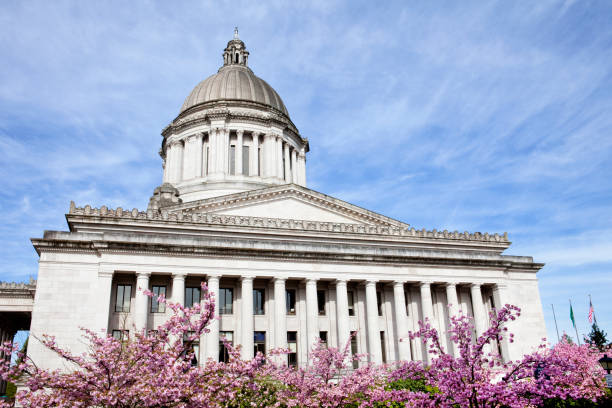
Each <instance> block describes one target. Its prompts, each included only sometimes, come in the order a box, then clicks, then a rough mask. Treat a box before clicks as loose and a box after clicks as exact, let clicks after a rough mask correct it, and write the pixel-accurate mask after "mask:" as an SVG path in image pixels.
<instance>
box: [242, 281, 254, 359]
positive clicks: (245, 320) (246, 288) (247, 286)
mask: <svg viewBox="0 0 612 408" xmlns="http://www.w3.org/2000/svg"><path fill="white" fill-rule="evenodd" d="M240 303H241V316H240V320H241V323H242V359H243V360H250V359H252V358H253V346H254V339H253V336H254V333H253V278H252V277H250V276H245V277H243V278H242V299H241V302H240Z"/></svg>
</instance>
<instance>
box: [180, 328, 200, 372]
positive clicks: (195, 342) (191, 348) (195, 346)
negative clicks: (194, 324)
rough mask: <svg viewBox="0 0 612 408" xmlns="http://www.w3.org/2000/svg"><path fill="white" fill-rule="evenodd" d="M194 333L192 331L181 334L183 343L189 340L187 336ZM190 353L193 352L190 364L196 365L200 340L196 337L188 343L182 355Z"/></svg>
mask: <svg viewBox="0 0 612 408" xmlns="http://www.w3.org/2000/svg"><path fill="white" fill-rule="evenodd" d="M194 334H195V332H192V331H190V332H187V333H185V334H183V345H185V343H187V342H188V341H189V338H190V337H191V336H193V335H194ZM191 353H193V356H192V357H191V366H192V367H196V366H197V365H198V358H199V357H200V340H199V339H198V338H196V339H195V340H192V341H191V344H189V346H188V348H186V349H185V351H184V354H183V355H184V356H186V355H187V354H191Z"/></svg>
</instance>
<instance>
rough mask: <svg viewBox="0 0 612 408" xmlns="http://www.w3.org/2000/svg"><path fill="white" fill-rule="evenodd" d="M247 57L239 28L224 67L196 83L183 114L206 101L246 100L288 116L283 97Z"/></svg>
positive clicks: (224, 58)
mask: <svg viewBox="0 0 612 408" xmlns="http://www.w3.org/2000/svg"><path fill="white" fill-rule="evenodd" d="M248 59H249V52H248V51H247V49H246V46H245V45H244V42H242V40H241V39H240V38H239V37H238V29H236V30H235V31H234V38H232V39H231V40H230V41H229V42H228V43H227V47H225V50H223V66H222V67H221V68H219V71H218V72H217V73H216V74H214V75H211V76H209V77H208V78H206V79H205V80H203V81H202V82H200V83H199V84H198V85H196V87H195V88H194V89H193V91H191V93H190V94H189V96H188V97H187V99H185V102H184V103H183V106H182V107H181V112H180V113H183V112H184V111H186V110H187V109H189V108H191V107H193V106H196V105H199V104H203V103H206V102H213V101H215V102H217V101H247V102H257V103H261V104H264V105H268V106H270V107H272V108H274V109H277V110H279V111H281V112H282V113H284V114H285V115H286V116H287V117H289V112H287V108H285V104H284V103H283V100H282V99H281V97H280V96H279V95H278V93H277V92H276V91H275V90H274V89H273V88H272V87H271V86H270V85H268V83H267V82H266V81H264V80H263V79H261V78H259V77H258V76H257V75H255V74H254V73H253V71H251V69H250V68H249V67H248ZM180 113H179V114H180Z"/></svg>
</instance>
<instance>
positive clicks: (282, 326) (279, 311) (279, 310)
mask: <svg viewBox="0 0 612 408" xmlns="http://www.w3.org/2000/svg"><path fill="white" fill-rule="evenodd" d="M285 297H286V296H285V278H276V279H274V325H275V334H276V339H275V347H276V348H283V349H285V348H287V316H286V315H287V305H286V298H285ZM282 358H283V360H282V361H286V360H287V359H286V358H285V357H284V355H282ZM279 360H280V359H279Z"/></svg>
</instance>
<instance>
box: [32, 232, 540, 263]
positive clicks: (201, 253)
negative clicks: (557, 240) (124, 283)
mask: <svg viewBox="0 0 612 408" xmlns="http://www.w3.org/2000/svg"><path fill="white" fill-rule="evenodd" d="M71 235H75V236H71ZM78 235H91V236H92V237H91V239H90V240H88V239H85V238H86V237H79V236H78ZM95 235H96V234H79V233H76V234H73V233H66V232H49V233H48V234H45V237H44V238H42V239H32V243H33V244H34V247H35V248H36V251H37V252H38V253H39V254H40V253H41V252H60V253H65V252H81V253H90V254H91V253H96V254H97V255H98V256H100V255H102V254H105V253H107V254H129V255H137V254H143V255H158V256H179V257H184V256H195V257H206V258H211V257H213V258H221V259H249V260H253V259H258V260H283V261H290V262H302V263H303V262H326V263H341V264H346V263H353V264H372V265H394V266H431V267H459V268H477V269H503V270H504V271H507V270H514V271H517V272H528V273H535V272H537V271H538V270H540V269H541V268H542V267H543V264H540V263H534V262H533V260H532V259H531V258H530V257H516V256H504V255H492V254H484V253H481V254H471V253H469V252H467V251H435V250H397V251H393V250H388V251H382V252H381V251H376V250H375V249H372V248H371V249H370V250H367V249H364V248H361V250H359V248H357V250H355V248H347V249H346V250H342V249H341V248H339V247H338V246H337V245H329V244H321V245H318V246H317V248H312V247H309V246H308V245H299V244H294V245H291V246H289V247H286V246H285V245H284V243H283V242H279V243H276V245H275V244H274V243H270V242H265V243H264V242H255V241H253V240H248V239H233V240H227V239H222V238H219V239H215V238H210V239H187V240H186V239H183V241H181V242H179V240H175V242H169V241H166V242H164V243H161V242H159V240H156V239H155V237H151V238H152V239H146V238H147V237H146V235H144V234H142V235H139V236H138V237H134V238H133V239H132V240H130V239H129V238H128V237H117V239H113V238H112V237H111V236H108V235H106V234H105V238H104V239H102V237H101V236H95ZM96 238H97V239H96Z"/></svg>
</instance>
